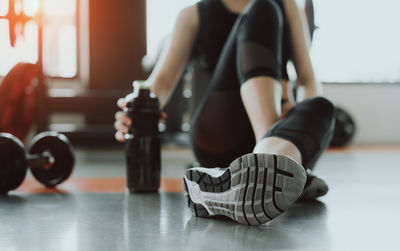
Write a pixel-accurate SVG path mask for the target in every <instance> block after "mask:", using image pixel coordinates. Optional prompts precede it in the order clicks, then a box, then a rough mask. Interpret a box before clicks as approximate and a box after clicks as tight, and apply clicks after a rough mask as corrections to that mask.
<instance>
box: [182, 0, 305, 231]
mask: <svg viewBox="0 0 400 251" xmlns="http://www.w3.org/2000/svg"><path fill="white" fill-rule="evenodd" d="M281 43H282V10H281V9H280V8H279V6H278V5H277V4H276V3H275V2H272V1H268V0H255V1H253V2H252V3H251V4H250V5H249V6H248V7H247V9H246V11H245V12H244V14H243V15H242V16H241V17H240V19H239V20H238V21H237V22H236V24H235V27H234V28H233V30H232V32H231V34H230V36H229V38H228V41H227V43H226V45H225V47H224V49H223V52H222V55H221V58H220V61H219V62H218V64H217V69H216V73H215V74H214V75H213V77H212V80H211V84H212V86H211V88H210V90H209V92H208V94H207V96H206V99H205V102H204V103H203V105H202V107H201V109H200V110H199V113H198V114H196V116H195V124H194V131H193V134H192V137H193V143H194V150H195V153H196V156H197V157H199V156H200V157H201V155H199V152H200V153H201V152H204V151H205V150H206V151H209V152H213V153H214V158H211V162H209V164H212V161H214V162H216V163H223V165H221V166H227V165H229V163H230V162H231V161H232V160H233V159H235V158H236V159H235V160H234V161H233V162H232V163H230V165H229V168H227V169H220V168H214V169H206V168H192V169H190V170H188V171H187V173H186V174H185V176H184V186H185V189H186V191H187V196H188V206H189V207H190V208H191V209H192V210H193V212H194V213H195V214H196V215H198V216H209V215H221V214H222V215H225V216H228V217H230V218H232V219H234V220H236V221H238V222H240V223H244V224H250V225H258V224H262V223H265V222H267V221H269V220H271V219H273V218H275V217H276V216H278V215H280V214H281V213H283V212H284V211H285V210H286V209H287V208H288V207H289V206H290V205H291V204H293V203H294V202H295V201H296V200H297V198H298V197H299V195H300V194H301V192H302V190H303V188H304V184H305V181H306V177H305V171H304V168H303V167H302V166H301V165H300V164H299V163H298V162H296V161H294V160H293V159H294V158H292V157H287V156H285V155H277V154H273V153H272V154H271V153H269V152H268V149H266V150H267V151H265V153H262V154H255V153H250V152H252V150H253V148H254V145H255V136H254V132H253V130H252V128H255V129H256V131H257V132H259V131H260V128H261V127H265V130H264V132H263V133H265V131H266V130H267V129H268V128H269V127H271V126H272V125H273V124H274V123H275V122H276V121H277V120H278V118H279V115H280V108H279V103H280V102H279V101H278V100H280V94H281V93H280V88H279V83H278V79H280V69H281V62H280V61H281V59H280V58H281ZM235 73H237V74H235ZM253 82H254V83H253ZM251 83H253V84H257V86H260V87H261V89H262V93H263V95H257V97H259V98H257V100H253V101H254V102H252V103H253V104H256V105H255V106H254V107H251V108H250V110H251V111H258V112H260V114H261V115H260V116H258V117H257V118H256V119H254V118H252V117H251V116H250V120H251V121H252V123H253V127H252V125H251V124H250V120H249V116H248V115H251V114H249V109H248V108H249V107H248V106H246V108H245V107H244V105H243V102H242V101H245V100H247V99H248V98H249V99H251V97H252V96H253V95H251V92H248V91H243V90H244V89H246V85H248V84H251ZM242 84H243V87H242V88H241V86H242ZM250 90H254V89H253V88H250ZM257 94H259V93H257ZM246 95H249V96H247V98H243V100H242V97H243V96H246ZM232 107H235V108H236V109H232ZM258 126H260V127H258ZM210 135H212V137H210ZM260 135H261V136H262V134H260V133H257V135H256V137H257V139H259V138H261V136H260ZM280 140H281V141H282V142H286V141H287V140H286V139H280ZM227 142H228V144H227ZM249 142H250V143H252V145H249ZM289 144H292V143H290V142H289ZM243 146H245V147H243ZM219 153H220V154H219ZM226 153H228V154H227V155H225V154H226ZM245 153H250V154H247V155H243V154H245ZM222 155H225V156H224V158H223V159H222V161H221V156H222ZM241 155H243V156H241ZM240 156H241V157H240ZM208 157H210V155H209V156H208ZM207 161H210V159H203V160H201V159H200V163H204V162H207Z"/></svg>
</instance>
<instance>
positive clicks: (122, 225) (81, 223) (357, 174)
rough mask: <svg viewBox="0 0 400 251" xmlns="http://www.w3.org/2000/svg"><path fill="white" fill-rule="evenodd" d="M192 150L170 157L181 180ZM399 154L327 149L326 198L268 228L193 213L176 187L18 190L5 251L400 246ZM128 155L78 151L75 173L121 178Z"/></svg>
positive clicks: (0, 223)
mask: <svg viewBox="0 0 400 251" xmlns="http://www.w3.org/2000/svg"><path fill="white" fill-rule="evenodd" d="M191 160H192V156H191V154H190V152H188V151H181V150H168V151H165V152H164V155H163V176H164V177H178V176H180V175H181V174H182V172H183V171H184V170H185V168H186V165H187V164H188V163H190V161H191ZM399 163H400V152H399V151H392V152H389V151H386V152H382V151H366V152H365V151H362V152H358V153H328V154H325V155H324V156H323V158H322V159H321V161H320V162H319V163H318V166H317V169H316V174H318V175H319V176H321V177H323V178H324V179H326V181H327V182H328V184H329V185H330V191H329V194H328V195H327V196H325V197H324V198H322V199H321V200H320V201H316V202H313V203H302V204H300V203H298V204H295V205H294V206H293V207H292V208H290V209H289V210H288V211H286V212H285V213H284V214H283V215H281V216H280V217H278V218H276V219H275V220H274V221H272V222H270V223H268V224H265V225H263V226H261V227H250V226H244V225H239V224H236V223H234V222H232V221H228V220H224V219H203V218H196V217H193V216H192V215H191V213H190V211H189V210H188V209H187V208H186V204H185V201H184V197H183V195H182V194H179V193H160V194H147V195H127V194H123V193H114V194H113V193H108V194H85V193H77V194H20V193H13V194H11V195H10V196H8V197H0V250H1V251H3V250H7V251H8V250H10V251H14V250H40V251H46V250H57V251H59V250H202V251H208V250H218V251H221V250H340V251H341V250H385V251H386V250H396V251H400V244H399V243H400V227H399V226H400V182H399V178H400V166H399ZM123 175H124V160H123V153H122V152H121V151H116V150H102V151H93V150H90V151H89V150H82V149H81V150H77V167H76V171H75V173H74V176H75V177H105V176H107V177H122V176H123Z"/></svg>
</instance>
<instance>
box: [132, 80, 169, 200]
mask: <svg viewBox="0 0 400 251" xmlns="http://www.w3.org/2000/svg"><path fill="white" fill-rule="evenodd" d="M127 108H128V116H129V117H130V118H131V119H132V121H133V122H132V125H131V127H130V133H129V134H127V137H126V144H125V148H126V166H127V168H126V175H127V187H128V190H129V192H130V193H134V192H156V191H158V189H159V187H160V171H161V140H160V134H159V131H158V121H159V117H160V110H159V102H158V99H157V98H156V97H154V96H151V95H150V90H148V89H142V88H140V87H139V91H138V92H137V94H136V95H134V98H133V99H132V100H131V101H129V102H128V105H127Z"/></svg>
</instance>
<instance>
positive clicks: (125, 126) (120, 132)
mask: <svg viewBox="0 0 400 251" xmlns="http://www.w3.org/2000/svg"><path fill="white" fill-rule="evenodd" d="M127 97H128V96H127ZM127 100H128V99H127V98H126V97H125V98H120V99H118V101H117V105H118V107H119V108H121V109H122V111H118V112H116V113H115V122H114V127H115V129H116V130H117V131H116V132H115V139H116V140H118V141H119V142H124V141H125V135H126V134H127V133H128V132H129V127H130V126H131V125H132V120H131V119H130V118H129V117H128V115H127V113H126V105H127V103H128V102H127ZM166 118H167V114H166V113H165V112H161V113H160V120H164V119H166Z"/></svg>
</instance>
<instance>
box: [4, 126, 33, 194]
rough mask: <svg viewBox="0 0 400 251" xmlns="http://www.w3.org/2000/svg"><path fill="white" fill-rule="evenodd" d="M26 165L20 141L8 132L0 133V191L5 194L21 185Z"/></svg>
mask: <svg viewBox="0 0 400 251" xmlns="http://www.w3.org/2000/svg"><path fill="white" fill-rule="evenodd" d="M27 167H28V161H27V159H26V156H25V150H24V145H23V144H22V142H21V141H20V140H19V139H17V138H16V137H14V136H13V135H11V134H9V133H0V193H1V194H6V193H7V192H8V191H11V190H14V189H16V188H17V187H18V186H19V185H21V183H22V181H23V180H24V178H25V175H26V169H27Z"/></svg>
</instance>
